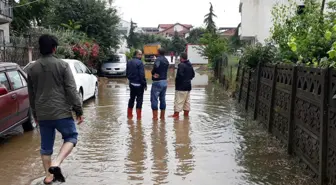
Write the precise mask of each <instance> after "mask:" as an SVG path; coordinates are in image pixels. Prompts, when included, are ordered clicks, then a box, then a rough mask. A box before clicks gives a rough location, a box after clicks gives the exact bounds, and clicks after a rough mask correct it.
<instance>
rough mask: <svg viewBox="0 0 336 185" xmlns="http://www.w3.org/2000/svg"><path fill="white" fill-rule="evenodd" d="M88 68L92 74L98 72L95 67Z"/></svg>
mask: <svg viewBox="0 0 336 185" xmlns="http://www.w3.org/2000/svg"><path fill="white" fill-rule="evenodd" d="M89 69H90V71H91V73H92V74H93V75H96V74H97V73H98V71H97V69H95V68H93V67H90V68H89Z"/></svg>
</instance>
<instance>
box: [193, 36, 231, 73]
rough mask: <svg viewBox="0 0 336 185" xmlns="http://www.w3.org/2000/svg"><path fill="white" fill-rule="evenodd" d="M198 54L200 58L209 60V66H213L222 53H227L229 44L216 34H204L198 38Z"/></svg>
mask: <svg viewBox="0 0 336 185" xmlns="http://www.w3.org/2000/svg"><path fill="white" fill-rule="evenodd" d="M200 43H201V44H202V45H201V46H200V47H199V52H200V54H201V55H202V56H204V57H206V58H207V59H209V64H210V65H212V66H214V65H215V63H216V61H219V60H220V59H221V58H222V56H223V54H224V53H227V52H228V51H229V42H228V40H227V39H225V38H222V37H220V36H219V35H218V34H217V33H216V34H213V33H209V32H207V33H205V34H203V35H202V37H201V38H200Z"/></svg>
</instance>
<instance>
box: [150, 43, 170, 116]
mask: <svg viewBox="0 0 336 185" xmlns="http://www.w3.org/2000/svg"><path fill="white" fill-rule="evenodd" d="M159 55H160V56H158V57H157V59H156V60H155V62H154V66H153V70H152V75H153V76H152V80H153V84H152V89H151V104H152V110H153V120H158V109H159V107H158V104H159V102H158V99H160V110H161V114H160V119H164V118H165V111H166V91H167V86H168V82H167V76H168V75H167V74H168V68H169V62H168V60H167V59H166V57H165V50H164V49H163V48H160V49H159Z"/></svg>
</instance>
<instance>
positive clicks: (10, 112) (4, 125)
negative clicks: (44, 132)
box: [0, 72, 19, 132]
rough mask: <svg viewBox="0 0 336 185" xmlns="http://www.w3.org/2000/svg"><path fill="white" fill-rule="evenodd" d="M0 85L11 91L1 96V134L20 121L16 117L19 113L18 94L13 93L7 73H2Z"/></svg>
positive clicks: (0, 74)
mask: <svg viewBox="0 0 336 185" xmlns="http://www.w3.org/2000/svg"><path fill="white" fill-rule="evenodd" d="M0 84H1V85H4V86H5V87H6V88H7V90H8V91H9V92H8V94H5V95H2V96H0V110H1V111H0V132H3V131H5V130H6V129H8V128H10V127H11V126H13V125H15V123H17V121H19V120H18V119H17V117H16V114H17V112H18V103H17V98H16V96H17V94H16V92H15V91H13V89H12V87H11V85H10V82H9V80H8V78H7V75H6V73H5V72H0Z"/></svg>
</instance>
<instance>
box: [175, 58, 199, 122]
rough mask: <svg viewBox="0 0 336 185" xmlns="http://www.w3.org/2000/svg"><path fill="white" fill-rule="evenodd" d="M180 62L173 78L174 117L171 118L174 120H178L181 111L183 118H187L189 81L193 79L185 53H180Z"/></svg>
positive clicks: (192, 72)
mask: <svg viewBox="0 0 336 185" xmlns="http://www.w3.org/2000/svg"><path fill="white" fill-rule="evenodd" d="M180 61H181V63H180V64H179V65H178V69H177V74H176V78H175V101H174V115H172V116H171V117H174V118H178V117H179V113H180V112H182V111H184V116H185V117H188V116H189V111H190V91H191V80H192V79H193V78H194V77H195V71H194V68H193V67H192V65H191V63H190V61H189V60H188V56H187V54H186V53H181V55H180Z"/></svg>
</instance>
